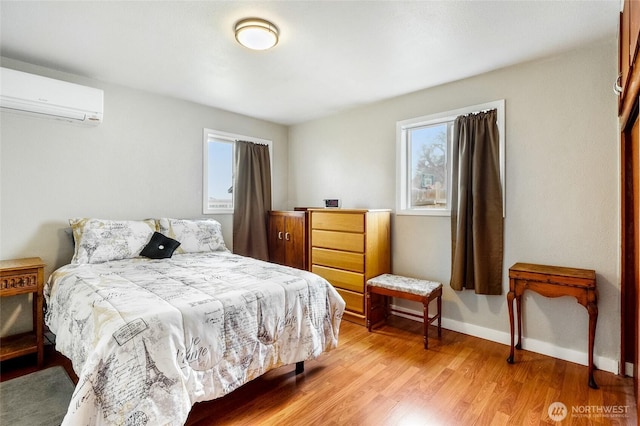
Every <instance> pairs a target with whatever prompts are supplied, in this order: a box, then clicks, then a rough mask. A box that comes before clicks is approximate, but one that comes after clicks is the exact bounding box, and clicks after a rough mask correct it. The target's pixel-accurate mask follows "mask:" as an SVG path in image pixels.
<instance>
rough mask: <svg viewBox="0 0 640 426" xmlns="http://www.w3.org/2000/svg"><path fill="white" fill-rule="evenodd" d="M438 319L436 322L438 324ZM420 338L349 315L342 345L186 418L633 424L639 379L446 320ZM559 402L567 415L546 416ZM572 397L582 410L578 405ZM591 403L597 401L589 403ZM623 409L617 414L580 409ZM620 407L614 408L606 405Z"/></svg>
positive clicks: (406, 328)
mask: <svg viewBox="0 0 640 426" xmlns="http://www.w3.org/2000/svg"><path fill="white" fill-rule="evenodd" d="M432 328H433V327H432ZM430 333H431V334H430V336H433V337H432V338H430V339H429V349H428V350H426V351H425V350H424V349H423V345H422V324H421V323H418V322H415V321H410V320H406V319H403V318H398V317H392V318H391V319H390V321H389V323H388V324H387V325H385V326H382V327H380V328H378V329H375V330H374V331H373V332H372V333H371V334H369V333H367V331H366V328H365V327H362V326H359V325H355V324H352V323H349V322H346V321H343V323H342V326H341V330H340V343H339V348H338V349H336V350H334V351H332V352H330V353H327V354H323V355H322V356H321V357H319V358H318V359H317V360H315V361H309V362H306V363H305V372H304V373H303V374H302V375H300V376H295V374H294V373H293V367H282V368H279V369H276V370H274V371H272V372H269V373H267V374H266V375H265V376H263V377H261V378H258V379H256V380H254V381H252V382H250V383H248V384H247V385H245V386H244V387H242V388H240V389H238V390H236V391H235V392H233V393H231V394H230V395H227V396H226V397H224V398H221V399H218V400H215V401H210V402H206V403H200V404H196V406H195V407H194V409H193V410H192V412H191V415H190V417H189V420H188V422H187V424H188V425H194V426H205V425H227V424H228V425H231V424H233V425H256V424H260V425H276V424H278V425H288V424H295V425H367V426H368V425H412V426H413V425H456V426H458V425H506V424H509V425H538V424H562V425H599V424H602V425H616V424H619V425H637V424H638V423H637V417H636V416H637V411H636V410H637V409H636V405H635V403H634V398H633V383H632V381H631V379H629V378H623V377H620V376H617V375H614V374H611V373H606V372H602V371H597V372H596V381H597V382H598V385H599V387H600V389H598V390H593V389H590V388H589V387H588V386H587V367H586V366H581V365H577V364H573V363H570V362H566V361H561V360H557V359H554V358H551V357H548V356H544V355H539V354H535V353H531V352H527V351H518V352H517V353H516V364H514V365H509V364H508V363H507V362H506V359H507V356H508V355H509V347H508V346H505V345H501V344H498V343H493V342H489V341H486V340H482V339H478V338H475V337H471V336H467V335H464V334H460V333H456V332H452V331H448V330H442V340H438V339H437V334H436V332H435V329H433V330H431V331H430ZM554 402H562V403H563V404H564V405H565V406H566V407H567V410H568V415H567V417H566V418H565V419H564V421H562V422H561V423H556V422H554V421H552V420H551V419H550V418H549V415H548V410H549V406H550V405H551V404H552V403H554ZM573 407H576V408H575V409H576V410H580V411H582V413H581V414H576V415H573V414H572V413H571V412H572V410H573ZM587 407H592V408H587ZM595 407H602V410H615V411H621V410H624V411H626V413H623V414H622V415H621V416H620V417H613V416H611V415H607V416H605V415H603V414H589V415H587V414H585V413H584V411H585V410H587V409H589V410H598V409H600V408H595ZM607 407H616V408H607Z"/></svg>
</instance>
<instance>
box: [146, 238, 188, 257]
mask: <svg viewBox="0 0 640 426" xmlns="http://www.w3.org/2000/svg"><path fill="white" fill-rule="evenodd" d="M179 245H180V241H177V240H174V239H173V238H169V237H167V236H166V235H163V234H161V233H159V232H154V233H153V235H152V236H151V241H149V244H147V245H146V246H145V247H144V248H143V249H142V251H141V252H140V256H145V257H148V258H150V259H166V258H168V257H171V256H172V255H173V252H174V251H175V249H177V248H178V246H179Z"/></svg>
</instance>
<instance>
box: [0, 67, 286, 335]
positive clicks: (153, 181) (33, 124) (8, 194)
mask: <svg viewBox="0 0 640 426" xmlns="http://www.w3.org/2000/svg"><path fill="white" fill-rule="evenodd" d="M2 66H3V67H7V68H14V69H18V70H21V71H26V72H31V73H34V74H40V75H44V76H47V77H53V78H58V79H61V80H67V81H71V82H74V83H79V84H84V85H87V86H92V87H97V88H100V89H103V90H104V122H103V123H102V124H100V125H99V126H98V127H78V126H74V125H70V124H66V123H63V122H59V121H54V120H43V119H37V118H32V117H25V116H19V115H15V114H9V113H1V114H0V167H1V168H0V186H1V188H0V259H12V258H20V257H30V256H39V257H41V258H42V259H43V260H44V261H45V263H46V264H47V268H46V270H45V275H46V277H48V275H49V274H50V273H51V272H52V271H53V269H54V268H57V267H59V266H61V265H63V264H65V263H68V262H69V260H70V259H71V256H72V254H73V253H72V250H73V248H72V244H71V240H70V238H69V237H68V236H67V234H66V233H65V232H64V230H65V229H66V228H68V219H69V218H72V217H99V218H108V219H144V218H155V217H177V218H195V217H202V216H203V215H202V149H203V142H202V130H203V128H211V129H216V130H221V131H225V132H231V133H238V134H242V135H246V136H254V137H259V138H265V139H271V140H272V141H273V157H274V158H273V165H274V167H273V204H274V207H276V208H278V207H282V206H283V205H284V204H286V199H287V198H286V195H287V194H286V192H287V183H286V182H287V161H288V155H287V150H288V148H287V145H288V144H287V128H286V127H285V126H281V125H278V124H273V123H269V122H265V121H261V120H257V119H253V118H250V117H246V116H241V115H238V114H233V113H230V112H226V111H222V110H219V109H215V108H210V107H205V106H202V105H198V104H194V103H190V102H185V101H181V100H177V99H173V98H169V97H164V96H158V95H154V94H150V93H147V92H142V91H137V90H132V89H128V88H125V87H121V86H116V85H112V84H108V83H105V82H101V81H95V80H90V79H86V78H81V77H77V76H73V75H69V74H63V73H59V72H56V71H53V70H49V69H45V68H40V67H35V66H32V65H28V64H25V63H21V62H17V61H12V60H10V59H6V58H2ZM213 217H215V218H216V219H217V220H219V221H220V222H221V223H222V225H223V234H224V237H225V241H226V243H227V245H228V246H229V247H232V241H231V234H232V218H231V216H230V215H218V216H213ZM15 299H18V300H15ZM1 303H2V304H1V305H0V306H1V308H2V329H1V330H0V335H6V334H12V333H15V332H19V331H23V330H24V331H26V330H29V329H30V328H31V317H30V312H31V310H30V306H29V305H28V304H27V303H26V297H22V298H3V299H2V300H1Z"/></svg>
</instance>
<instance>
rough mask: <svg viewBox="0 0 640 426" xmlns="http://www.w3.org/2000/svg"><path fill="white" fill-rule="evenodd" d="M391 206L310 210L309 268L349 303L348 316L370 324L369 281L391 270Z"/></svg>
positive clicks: (362, 323)
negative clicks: (367, 311) (366, 287)
mask: <svg viewBox="0 0 640 426" xmlns="http://www.w3.org/2000/svg"><path fill="white" fill-rule="evenodd" d="M390 216H391V213H390V211H389V210H347V209H335V210H331V209H310V210H309V232H310V234H309V253H310V261H309V264H310V267H309V270H310V271H311V272H314V273H316V274H318V275H320V276H322V277H324V278H326V279H327V280H328V281H329V282H330V283H331V284H333V286H334V287H335V288H336V289H337V290H338V293H340V295H341V296H342V298H343V299H344V300H345V302H346V303H347V308H346V311H345V314H344V319H346V320H349V321H352V322H355V323H357V324H360V325H365V324H366V318H365V294H364V293H365V283H366V282H367V280H369V279H370V278H373V277H376V276H378V275H380V274H385V273H389V272H391V228H390Z"/></svg>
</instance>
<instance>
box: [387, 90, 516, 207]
mask: <svg viewBox="0 0 640 426" xmlns="http://www.w3.org/2000/svg"><path fill="white" fill-rule="evenodd" d="M490 109H497V111H498V114H497V115H498V132H499V136H500V179H501V182H502V188H503V191H502V194H503V195H502V196H503V198H504V192H505V191H504V158H505V156H504V141H505V139H504V100H500V101H495V102H489V103H486V104H482V105H474V106H471V107H467V108H461V109H457V110H453V111H446V112H442V113H437V114H431V115H425V116H422V117H416V118H412V119H409V120H404V121H399V122H397V123H396V161H397V164H396V174H397V176H396V181H397V183H396V213H397V214H400V215H403V214H404V215H425V216H426V215H431V216H450V215H451V199H450V196H451V164H450V161H449V159H450V158H451V145H452V138H453V125H454V122H455V120H456V117H458V116H460V115H465V114H471V113H474V112H480V111H486V110H490ZM503 201H504V200H503ZM503 205H504V202H503Z"/></svg>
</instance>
